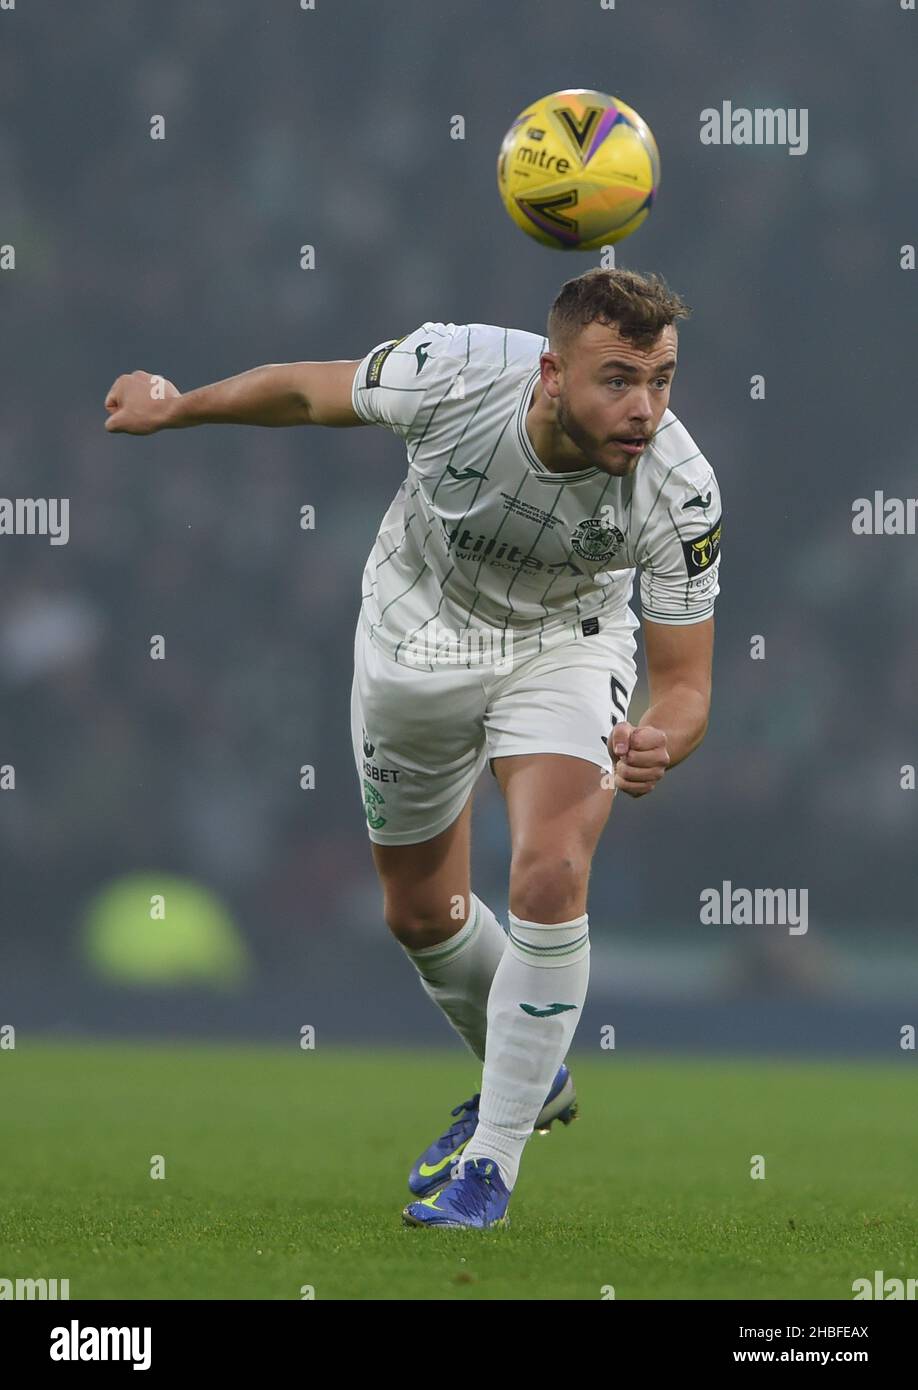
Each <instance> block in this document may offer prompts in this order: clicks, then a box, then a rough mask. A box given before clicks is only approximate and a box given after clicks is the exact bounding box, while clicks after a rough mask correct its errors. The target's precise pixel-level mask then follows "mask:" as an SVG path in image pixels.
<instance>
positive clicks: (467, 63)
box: [0, 0, 918, 1051]
mask: <svg viewBox="0 0 918 1390" xmlns="http://www.w3.org/2000/svg"><path fill="white" fill-rule="evenodd" d="M916 60H918V15H915V14H914V13H909V12H904V11H901V10H900V8H899V5H898V4H897V3H893V2H892V0H833V3H831V4H828V3H825V2H824V0H822V2H821V0H771V3H769V4H767V5H764V4H760V3H753V2H752V0H722V2H720V3H719V2H718V0H645V2H644V3H642V4H640V5H637V4H635V3H626V0H620V3H619V5H618V6H617V7H616V8H615V9H614V10H603V9H602V8H601V7H600V3H599V0H590V3H586V0H570V2H569V3H567V4H565V5H564V6H560V5H558V4H557V3H555V4H548V3H537V0H528V3H521V0H508V2H507V3H501V4H495V3H493V2H492V3H488V0H467V3H465V4H464V5H462V6H461V8H457V7H456V6H452V5H434V4H430V3H428V2H427V0H389V3H386V4H379V3H373V0H349V3H333V0H317V4H316V8H315V10H314V11H309V10H305V11H304V10H301V9H299V8H298V7H297V5H296V4H295V3H294V0H284V3H281V0H264V2H263V3H257V4H255V3H252V4H246V3H242V0H220V3H207V4H204V3H192V4H186V3H178V0H156V3H152V2H151V3H146V2H144V0H119V4H118V5H114V6H112V5H99V4H81V5H79V6H76V5H65V4H63V3H57V4H54V5H49V6H43V5H27V4H25V3H20V4H18V5H17V7H16V8H15V10H13V11H7V12H0V244H3V245H12V246H14V247H15V257H16V261H15V269H14V270H6V271H4V272H3V273H2V274H0V323H2V331H0V372H2V387H3V407H2V412H0V493H2V495H3V496H4V497H9V498H16V497H29V496H45V497H68V498H69V499H70V541H69V544H67V545H66V546H52V545H50V544H49V543H48V540H47V539H46V538H42V537H39V536H32V537H25V536H3V537H0V765H13V766H14V767H15V789H14V790H13V789H7V790H3V791H0V917H2V933H0V1023H4V1022H12V1023H18V1024H19V1025H20V1026H21V1027H32V1028H40V1029H42V1030H44V1031H46V1032H47V1031H55V1030H58V1031H63V1032H74V1031H76V1032H83V1033H86V1032H89V1033H92V1032H100V1033H104V1032H110V1031H117V1032H121V1033H124V1032H127V1031H138V1030H139V1031H143V1032H148V1033H149V1032H163V1033H172V1032H181V1033H186V1034H221V1035H232V1036H237V1035H250V1036H259V1035H263V1036H277V1035H282V1034H283V1035H289V1034H290V1033H291V1032H293V1033H295V1032H296V1031H298V1029H299V1027H300V1026H301V1025H302V1024H304V1023H313V1024H315V1025H316V1026H317V1028H318V1029H319V1032H320V1036H323V1037H325V1038H326V1039H329V1040H330V1039H336V1040H348V1039H352V1038H365V1037H379V1038H381V1039H387V1040H393V1041H399V1040H404V1039H410V1040H417V1041H418V1042H420V1043H422V1044H425V1045H426V1044H428V1043H429V1044H431V1045H433V1044H441V1043H442V1044H444V1045H448V1044H450V1042H451V1041H452V1042H453V1045H455V1046H458V1045H459V1044H458V1042H456V1041H455V1040H454V1039H453V1038H452V1034H451V1033H450V1032H449V1030H448V1029H447V1027H446V1025H445V1024H444V1023H443V1021H442V1019H441V1018H440V1017H439V1015H437V1014H436V1013H435V1012H434V1011H433V1010H432V1009H431V1006H430V1004H429V1003H428V1001H427V1000H426V998H425V997H424V996H423V994H422V991H421V990H420V987H419V985H418V983H417V981H416V980H415V978H414V973H413V970H412V968H411V966H410V965H409V964H408V963H407V962H406V961H405V959H404V958H403V955H402V952H401V950H400V948H399V947H398V946H397V945H396V943H395V942H394V941H393V940H392V939H391V938H390V936H389V934H388V932H387V929H386V927H385V925H384V923H383V919H382V913H381V904H380V895H379V892H378V889H377V886H376V880H375V875H374V872H373V868H372V862H371V858H370V852H369V847H368V841H367V836H366V830H365V823H364V816H363V810H362V802H361V796H360V793H359V788H358V782H357V778H356V774H355V769H354V765H353V758H352V754H351V746H350V734H349V717H348V706H349V692H350V682H351V662H352V638H353V629H354V624H355V621H356V617H357V611H358V604H359V595H360V588H359V582H360V573H361V569H362V566H363V563H364V560H365V558H366V554H367V552H368V550H369V548H370V546H371V544H372V542H373V539H374V536H375V532H376V528H377V525H378V523H379V520H380V518H381V516H382V514H383V511H384V509H385V507H386V505H387V504H388V502H389V500H390V498H391V496H392V495H393V493H394V492H395V490H396V488H397V486H398V484H399V482H400V480H401V478H402V476H403V475H404V471H405V466H406V465H405V456H404V448H403V445H402V444H401V443H400V441H399V440H398V439H397V438H396V437H395V436H394V435H389V434H386V433H384V432H383V431H380V430H372V429H354V430H342V431H334V430H310V429H289V430H267V429H250V428H231V427H208V428H200V429H194V430H189V431H187V432H181V433H179V432H175V433H166V434H162V435H158V436H154V437H151V438H129V437H126V436H109V435H107V434H106V433H105V431H104V428H103V425H104V419H105V411H104V408H103V401H104V397H105V394H106V391H107V390H108V387H109V386H110V384H111V382H112V381H113V380H114V378H115V377H116V376H118V375H119V374H120V373H122V372H130V371H132V370H134V369H135V368H142V369H144V370H147V371H151V372H159V373H162V374H163V375H165V376H167V377H168V378H170V379H171V380H172V381H174V382H175V383H176V385H177V386H178V387H179V388H180V389H181V390H188V389H190V388H192V387H194V386H199V385H202V384H204V383H206V382H211V381H216V380H219V379H222V378H224V377H227V376H230V375H234V374H236V373H238V372H241V371H244V370H246V369H247V368H249V367H252V366H256V365H259V364H261V363H266V362H284V361H295V360H308V359H332V358H358V357H361V356H363V354H364V353H365V352H367V351H368V349H369V348H370V347H371V346H373V345H374V344H375V343H377V342H379V341H380V340H382V339H384V338H387V337H391V336H400V335H402V334H404V333H407V332H409V331H410V330H411V329H412V328H413V327H415V326H416V325H417V324H419V323H421V322H423V321H424V320H425V319H440V320H444V321H450V320H452V321H453V322H457V323H465V322H488V323H498V324H506V325H510V326H513V327H518V328H523V329H528V330H531V331H534V332H542V331H543V328H544V322H545V316H546V313H547V310H548V306H549V304H550V303H551V300H552V299H553V297H554V295H555V294H556V293H557V290H558V288H559V287H560V285H561V283H562V282H563V281H564V280H565V279H567V278H569V277H570V276H572V275H577V274H580V273H582V272H583V271H584V270H587V269H589V268H590V266H592V265H594V264H598V263H599V258H598V256H594V255H592V254H569V253H561V252H552V251H549V250H546V249H544V248H542V247H540V246H538V245H537V244H536V243H535V242H530V241H529V240H528V239H527V238H525V237H524V236H522V234H521V233H519V232H518V231H517V230H516V229H515V228H514V227H513V226H512V224H511V223H510V221H509V219H508V218H507V217H506V215H505V213H504V211H503V209H502V207H501V205H500V202H499V199H498V195H497V190H496V183H495V161H496V155H497V150H498V146H499V144H500V140H501V138H502V136H503V133H504V131H505V129H506V128H507V126H508V125H509V124H510V122H511V120H512V119H513V118H514V117H515V116H516V115H517V114H518V112H519V111H521V110H522V109H523V108H524V107H525V105H526V103H527V102H529V101H531V100H533V99H534V98H536V97H538V96H541V95H544V94H545V93H548V92H550V91H553V90H556V89H558V88H561V87H565V86H585V87H595V88H598V89H600V90H603V91H607V92H610V93H612V94H614V95H618V96H620V97H621V98H622V99H623V100H625V101H627V102H628V103H629V104H631V105H632V106H634V107H636V109H637V110H638V111H639V112H640V113H641V115H642V116H643V117H644V118H645V119H646V120H647V121H648V123H649V124H650V126H651V128H652V130H653V131H654V133H655V135H656V138H657V142H658V144H659V146H660V150H661V157H662V171H663V172H662V186H661V190H660V193H659V196H658V200H657V203H656V206H655V208H654V210H653V212H652V214H651V216H650V218H649V219H648V221H647V223H646V224H645V225H644V227H642V228H641V229H640V231H639V232H638V233H637V234H636V235H635V236H634V237H633V238H632V239H631V240H628V241H626V242H624V243H622V244H621V245H620V246H619V247H618V248H617V251H618V264H619V265H626V266H630V267H633V268H635V269H638V270H641V271H645V272H646V271H651V270H655V271H658V272H659V273H661V274H663V275H664V276H665V278H666V279H667V280H668V282H669V283H670V284H671V285H672V286H673V288H675V289H676V290H678V291H679V292H680V293H681V294H682V295H683V296H684V297H685V298H686V299H687V300H688V302H689V304H690V305H692V307H693V309H694V313H693V317H692V319H691V320H690V321H689V322H688V323H687V324H685V325H683V327H682V328H681V330H680V336H681V357H680V368H679V374H678V377H677V380H676V383H675V387H674V391H673V397H672V406H673V409H674V410H675V411H676V413H677V415H679V417H680V418H681V419H682V420H683V422H684V423H685V425H686V426H687V428H688V429H689V431H690V432H691V433H692V435H693V436H694V438H695V439H696V441H697V443H698V445H699V447H700V448H701V449H702V450H703V451H704V452H705V454H706V455H707V457H708V458H709V460H710V461H711V463H712V465H713V467H714V468H715V470H716V472H717V475H718V478H719V481H720V484H721V488H722V491H723V495H724V501H725V520H726V529H725V536H724V559H723V566H722V576H721V597H720V599H719V600H718V608H717V651H716V659H715V695H714V704H713V714H712V722H711V727H710V731H709V733H708V736H707V739H706V741H705V743H704V744H703V746H702V748H701V749H700V750H699V751H698V752H697V753H696V754H695V755H694V756H693V757H692V758H691V759H690V760H689V761H688V762H687V763H686V764H685V765H684V766H683V767H680V768H679V769H678V770H677V771H676V772H675V774H674V775H673V776H672V777H671V778H670V779H668V780H667V781H666V782H665V783H664V785H663V786H662V787H661V788H660V789H659V790H658V791H657V793H656V794H655V795H654V796H653V797H652V798H649V799H646V800H643V801H637V802H634V801H627V800H626V799H625V798H620V799H619V801H618V804H617V805H616V809H615V812H614V814H613V817H612V820H611V822H610V825H609V828H608V830H607V832H606V835H605V838H604V841H603V843H602V845H601V847H600V851H599V853H598V854H597V858H596V862H595V866H594V871H593V878H592V884H591V901H590V918H591V928H592V939H593V942H594V947H593V976H592V986H591V996H590V1010H591V1018H592V1020H593V1022H597V1023H598V1022H599V1021H600V1020H602V1021H611V1022H614V1023H616V1024H617V1025H618V1026H619V1031H620V1034H621V1033H624V1035H626V1036H627V1037H629V1038H630V1039H632V1040H637V1041H638V1042H640V1043H641V1044H642V1045H644V1046H659V1047H661V1048H667V1047H672V1048H676V1049H681V1048H683V1047H687V1046H692V1047H701V1046H706V1047H711V1048H718V1047H731V1048H745V1049H755V1048H763V1049H765V1050H772V1051H778V1050H786V1049H788V1048H792V1049H796V1050H827V1049H828V1050H852V1051H868V1050H883V1051H888V1050H889V1048H890V1047H892V1048H895V1047H896V1040H895V1032H896V1030H897V1029H898V1027H899V1025H900V1024H901V1023H905V1022H909V1021H912V1022H914V1021H915V1020H914V1019H913V1018H912V1017H911V1015H910V1014H909V1012H908V1009H907V1008H906V1007H905V1006H906V1005H909V1006H910V1007H911V1008H912V1012H913V1011H914V1010H913V1001H914V997H915V996H914V985H915V980H916V967H918V945H916V934H915V919H916V907H918V894H916V855H915V848H916V794H915V793H914V792H909V791H906V790H902V789H901V788H900V772H899V770H900V767H901V766H902V765H904V764H909V763H912V764H913V763H915V762H916V761H918V738H916V723H915V707H916V690H918V644H916V640H915V631H916V629H915V617H916V583H915V581H916V577H918V562H916V547H918V540H916V538H915V537H908V536H892V537H889V536H883V537H877V536H855V535H853V534H852V530H851V507H852V502H853V501H854V499H855V498H857V497H860V496H872V494H873V491H874V489H877V488H878V489H883V490H884V492H885V493H886V495H887V496H898V497H905V496H907V495H908V493H909V490H910V489H911V490H912V491H914V490H915V458H916V452H918V427H916V425H915V423H914V419H913V415H912V411H911V405H912V400H913V396H914V384H913V383H914V343H915V323H916V313H915V308H916V288H915V286H916V278H915V274H914V273H913V272H909V271H905V270H902V269H900V249H899V248H900V246H902V245H903V244H906V243H909V242H911V243H914V242H915V240H916V238H918V205H916V200H915V169H916V156H918V124H916V121H915V92H916V82H915V75H916V71H918V66H916ZM725 100H731V101H732V102H733V104H734V106H746V107H750V108H754V107H756V106H763V107H772V108H774V107H792V108H797V109H799V108H806V109H807V110H808V113H809V149H808V152H807V153H806V154H805V155H804V156H792V155H790V154H789V153H788V151H787V149H785V148H782V147H779V146H773V147H756V146H739V147H738V146H710V147H707V146H703V145H702V144H701V143H700V141H699V128H700V113H701V111H702V110H703V109H704V108H706V107H711V106H713V107H717V108H719V107H720V105H721V103H722V102H723V101H725ZM456 114H461V115H463V116H464V117H465V121H466V138H465V140H462V141H459V140H452V139H451V138H450V120H451V117H452V116H454V115H456ZM155 115H163V116H164V117H165V121H166V138H165V140H162V141H156V140H151V139H150V137H149V129H150V120H151V118H152V117H153V116H155ZM305 244H309V245H313V246H314V247H315V249H316V267H315V269H313V270H308V271H304V270H302V269H300V268H299V256H300V248H301V246H303V245H305ZM758 373H761V374H763V375H764V377H765V383H766V395H765V399H764V400H762V401H755V400H752V399H751V398H750V378H751V377H752V376H753V375H754V374H758ZM307 503H310V504H312V505H314V506H315V508H316V526H315V529H314V530H312V531H308V530H302V529H301V528H300V524H299V521H300V508H301V507H302V506H303V505H305V504H307ZM154 634H162V635H164V636H165V639H166V653H167V654H166V659H165V660H163V661H152V660H151V659H150V656H149V644H150V639H151V637H152V636H153V635H154ZM755 635H762V636H763V637H764V638H765V659H764V660H752V659H751V658H750V642H751V639H752V638H753V636H755ZM642 669H643V668H642ZM646 704H647V692H646V688H645V686H644V684H643V680H642V682H641V683H640V684H639V686H638V688H637V691H636V693H635V700H634V704H633V706H632V717H633V718H637V717H639V716H640V714H641V713H642V712H643V709H644V708H645V707H646ZM303 764H312V765H313V766H314V767H315V769H316V787H315V789H313V790H309V791H304V790H301V788H300V785H299V769H300V767H301V766H302V765H303ZM475 835H476V842H475V847H474V860H473V866H474V872H473V885H474V887H475V888H476V891H477V892H478V893H479V894H480V895H481V896H482V897H483V898H485V900H486V901H488V902H489V903H490V904H491V906H492V907H493V908H494V909H495V911H497V913H498V915H499V916H501V918H502V920H504V921H505V920H506V916H505V913H506V882H507V869H508V840H507V833H506V829H505V824H504V817H503V807H502V803H501V801H500V798H499V796H498V794H497V792H496V788H495V785H494V783H493V779H492V778H491V777H490V776H489V775H487V774H486V775H485V777H484V778H483V779H482V781H481V783H480V784H479V793H478V799H477V802H476V810H475ZM725 879H729V880H730V881H731V882H732V883H733V884H734V885H743V886H747V887H757V886H769V887H788V888H791V887H793V888H806V889H808V893H809V930H808V932H807V933H806V934H805V935H800V936H791V935H790V934H789V933H788V932H787V930H786V928H781V927H778V926H759V927H739V926H732V927H730V926H723V927H706V926H701V925H700V924H699V920H698V918H699V893H700V892H701V890H702V889H703V888H705V887H711V886H715V887H719V886H720V884H721V882H722V880H725ZM167 882H168V883H169V884H170V885H171V886H172V887H174V889H175V893H174V896H173V898H172V899H170V898H169V895H168V894H167V902H168V901H171V902H172V903H173V904H174V905H177V904H178V903H180V902H181V901H182V894H184V895H185V897H186V898H187V900H188V901H187V904H186V907H185V909H184V912H185V915H184V916H183V915H182V913H181V912H179V911H178V909H177V910H176V913H175V914H174V919H173V923H172V928H173V930H174V931H175V933H176V935H175V937H174V938H173V939H171V941H170V939H169V938H168V937H167V935H166V924H165V923H163V924H159V925H160V927H162V929H163V930H162V932H161V936H160V940H159V942H158V944H157V941H156V933H157V930H158V929H159V928H158V926H157V923H156V922H155V921H152V922H151V920H150V918H149V910H148V908H149V898H150V895H151V894H152V893H155V892H156V891H157V885H160V884H165V883H167ZM151 885H152V886H151ZM119 893H120V894H122V896H121V897H119V896H118V894H119ZM113 894H114V896H113ZM132 894H133V896H132ZM195 895H197V896H195ZM138 903H140V904H141V906H143V905H144V904H146V907H145V908H144V911H142V912H141V911H139V909H138V907H137V904H138ZM202 914H203V916H204V917H207V916H208V914H210V916H211V917H212V918H213V921H211V922H210V924H209V925H208V926H202V925H201V920H202ZM168 921H169V918H168V911H167V922H168ZM185 923H188V924H189V925H188V932H187V936H186V934H185V932H184V924H185ZM145 938H150V940H149V941H148V942H147V944H146V945H143V942H144V939H145ZM189 942H191V943H192V945H191V946H189ZM151 943H152V944H151ZM160 948H161V949H160ZM891 1039H892V1041H891Z"/></svg>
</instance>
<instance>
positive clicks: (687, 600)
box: [642, 490, 707, 612]
mask: <svg viewBox="0 0 918 1390" xmlns="http://www.w3.org/2000/svg"><path fill="white" fill-rule="evenodd" d="M699 495H700V490H699ZM705 511H707V507H705ZM669 519H670V521H671V522H672V523H673V529H674V531H675V532H676V535H677V536H678V537H679V540H680V541H682V544H683V545H685V541H684V540H683V539H682V532H681V530H680V529H679V520H678V518H677V516H676V513H675V511H674V510H673V508H672V507H670V509H669ZM704 520H705V521H707V517H705V518H704ZM687 539H688V540H691V539H692V538H691V537H690V536H689V537H687ZM691 582H692V577H691V575H690V574H688V572H686V576H685V593H684V594H683V609H684V611H685V612H689V611H690V609H691V604H690V597H691V592H692V591H691V589H690V588H689V584H690V583H691ZM650 597H651V599H652V598H653V584H652V583H651V588H650ZM642 611H643V609H642Z"/></svg>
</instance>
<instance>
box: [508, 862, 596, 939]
mask: <svg viewBox="0 0 918 1390" xmlns="http://www.w3.org/2000/svg"><path fill="white" fill-rule="evenodd" d="M589 876H590V863H589V860H588V859H587V858H586V857H585V856H584V855H582V854H581V853H579V852H577V851H574V850H571V851H568V852H565V851H563V850H556V849H550V850H545V851H535V850H524V851H521V852H519V853H516V854H514V856H513V862H512V864H511V867H510V910H511V911H512V912H513V913H514V915H515V916H517V917H520V918H522V920H523V921H525V922H544V923H546V924H547V923H552V922H570V921H572V920H573V918H575V917H581V916H582V915H583V913H584V912H586V896H587V882H588V879H589Z"/></svg>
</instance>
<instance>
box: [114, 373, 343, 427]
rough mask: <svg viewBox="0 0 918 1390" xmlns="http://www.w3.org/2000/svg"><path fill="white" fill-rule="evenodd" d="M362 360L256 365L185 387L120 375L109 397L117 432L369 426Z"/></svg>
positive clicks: (157, 378) (146, 377)
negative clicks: (359, 408) (362, 396)
mask: <svg viewBox="0 0 918 1390" xmlns="http://www.w3.org/2000/svg"><path fill="white" fill-rule="evenodd" d="M359 366H360V362H359V361H355V362H282V363H278V364H275V365H271V366H266V367H253V368H252V369H251V371H248V372H242V373H241V375H239V376H231V377H227V378H226V380H225V381H217V382H215V383H214V384H213V385H212V386H200V387H198V388H197V390H194V391H186V392H184V393H183V392H181V391H179V390H178V389H177V387H175V386H173V384H172V382H171V381H166V379H165V378H164V377H161V376H154V375H151V374H150V373H149V372H140V371H137V372H131V373H130V374H129V375H127V376H119V377H118V379H117V380H116V381H115V382H114V383H113V385H112V387H111V390H110V391H109V393H108V395H107V396H106V398H105V408H106V410H107V411H108V412H109V415H108V419H107V420H106V422H105V428H106V429H107V430H108V431H109V433H111V434H155V433H156V431H157V430H179V429H186V428H188V427H189V426H191V425H267V426H269V427H278V426H281V425H332V426H338V427H345V426H348V425H365V424H367V423H368V421H366V420H365V419H364V418H363V417H362V416H360V415H358V414H357V412H356V411H355V410H354V407H353V404H352V390H353V385H354V374H355V372H356V371H357V368H358V367H359Z"/></svg>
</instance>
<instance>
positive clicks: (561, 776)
mask: <svg viewBox="0 0 918 1390" xmlns="http://www.w3.org/2000/svg"><path fill="white" fill-rule="evenodd" d="M493 766H494V774H495V776H496V778H497V781H498V783H499V785H500V789H501V791H502V792H503V795H504V799H505V801H506V804H507V817H508V820H509V823H510V840H511V845H512V858H511V863H510V910H511V912H513V913H515V914H516V916H517V917H521V918H523V919H524V920H527V921H536V922H565V921H570V920H572V919H573V918H574V917H580V916H582V914H583V913H584V912H586V910H587V889H588V884H589V877H590V865H591V863H592V859H593V854H594V852H595V850H596V846H597V844H598V843H599V839H600V836H601V835H602V832H603V830H604V828H605V825H606V822H607V821H608V819H609V813H610V812H611V810H612V799H613V797H614V795H615V792H614V781H613V778H612V776H611V775H610V774H609V773H607V772H606V771H605V770H604V769H603V768H601V767H598V766H596V764H594V763H591V762H589V761H588V760H587V759H585V758H579V757H571V756H569V755H568V754H565V753H520V754H511V755H509V756H506V757H501V758H495V759H494V764H493Z"/></svg>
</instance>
